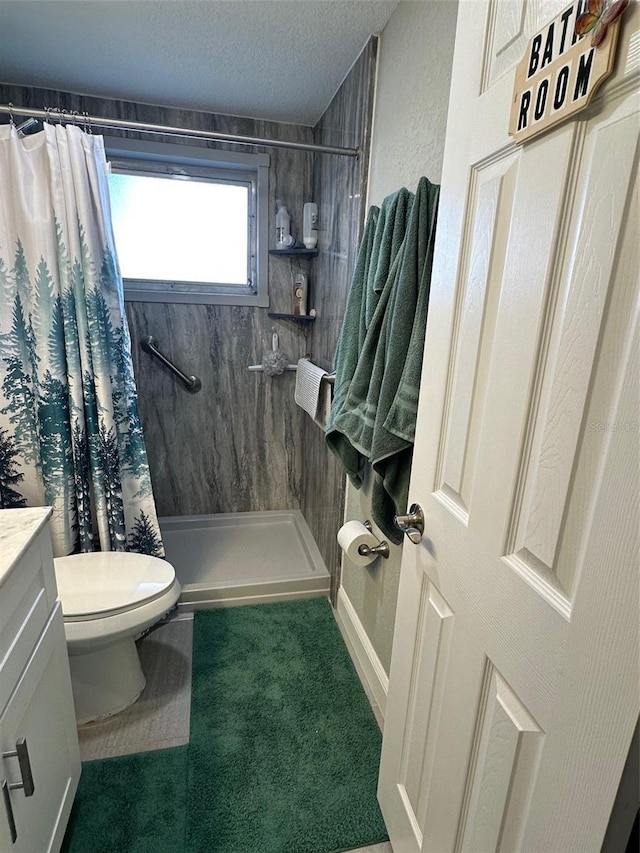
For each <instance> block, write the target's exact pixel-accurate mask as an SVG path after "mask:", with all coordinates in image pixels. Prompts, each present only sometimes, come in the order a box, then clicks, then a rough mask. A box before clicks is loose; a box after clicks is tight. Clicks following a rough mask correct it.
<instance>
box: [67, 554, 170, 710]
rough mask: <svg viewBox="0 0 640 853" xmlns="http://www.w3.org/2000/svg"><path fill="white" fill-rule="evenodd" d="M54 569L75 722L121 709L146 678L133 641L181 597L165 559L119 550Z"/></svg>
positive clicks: (87, 556) (69, 561)
mask: <svg viewBox="0 0 640 853" xmlns="http://www.w3.org/2000/svg"><path fill="white" fill-rule="evenodd" d="M53 563H54V567H55V574H56V581H57V584H58V594H59V597H60V601H61V603H62V615H63V617H64V630H65V635H66V638H67V650H68V653H69V665H70V669H71V686H72V688H73V699H74V704H75V709H76V721H77V724H78V725H79V726H81V725H83V724H85V723H88V722H91V721H94V720H100V719H103V718H104V717H110V716H112V715H113V714H117V713H118V712H119V711H123V710H124V709H125V708H127V707H128V706H129V705H131V704H132V703H133V702H135V701H136V699H137V698H138V697H139V696H140V694H141V693H142V691H143V689H144V686H145V677H144V673H143V672H142V667H141V666H140V658H139V656H138V649H137V648H136V644H135V641H136V639H138V638H139V637H140V636H141V635H142V634H143V633H144V632H145V631H146V630H147V629H148V628H150V627H151V626H152V625H154V624H155V623H156V622H158V620H160V619H161V618H162V617H163V616H165V615H166V614H167V613H168V612H169V611H170V610H171V609H172V608H173V607H174V606H175V604H176V602H177V601H178V598H179V596H180V584H179V583H178V580H177V578H176V574H175V571H174V569H173V566H172V565H171V564H170V563H167V562H166V560H161V559H159V558H158V557H150V556H148V555H146V554H135V553H130V552H123V551H97V552H93V553H90V554H74V555H72V556H70V557H57V558H56V559H54V561H53Z"/></svg>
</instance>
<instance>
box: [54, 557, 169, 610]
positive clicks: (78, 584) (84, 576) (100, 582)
mask: <svg viewBox="0 0 640 853" xmlns="http://www.w3.org/2000/svg"><path fill="white" fill-rule="evenodd" d="M54 565H55V572H56V580H57V584H58V593H59V596H60V600H61V602H62V613H63V616H64V620H65V622H79V621H82V622H85V621H88V620H92V619H104V618H106V617H109V616H116V615H118V614H120V613H125V612H127V611H130V610H132V609H135V608H138V607H142V606H144V605H146V604H149V603H150V602H152V601H154V600H156V599H158V598H160V597H162V596H163V595H165V593H166V592H167V591H168V590H169V589H170V588H171V586H172V585H173V583H174V581H175V572H174V570H173V566H172V565H171V564H170V563H167V562H166V560H161V559H159V558H158V557H150V556H149V555H147V554H136V553H131V552H124V551H95V552H91V553H87V554H74V555H72V556H70V557H57V558H56V559H55V560H54Z"/></svg>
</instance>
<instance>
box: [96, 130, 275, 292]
mask: <svg viewBox="0 0 640 853" xmlns="http://www.w3.org/2000/svg"><path fill="white" fill-rule="evenodd" d="M105 147H106V151H107V158H108V160H109V163H110V167H111V174H110V177H109V189H110V196H111V213H112V219H113V229H114V235H115V241H116V249H117V252H118V260H119V263H120V271H121V273H122V277H123V279H124V291H125V298H126V299H129V300H132V301H147V302H203V303H209V304H223V305H224V304H226V305H259V306H267V305H268V304H269V297H268V288H267V234H268V167H269V157H268V155H265V154H246V153H229V152H227V151H214V150H211V149H207V148H195V147H190V146H186V145H173V144H165V143H157V142H149V143H144V142H133V141H130V140H120V139H105Z"/></svg>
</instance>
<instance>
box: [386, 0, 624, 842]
mask: <svg viewBox="0 0 640 853" xmlns="http://www.w3.org/2000/svg"><path fill="white" fill-rule="evenodd" d="M564 5H566V4H565V3H562V2H552V0H550V2H547V3H544V4H541V3H536V2H526V0H524V2H522V3H520V2H516V3H508V2H503V3H500V4H495V3H482V2H475V3H461V5H460V10H459V22H458V33H457V38H456V52H455V57H454V66H453V76H452V96H451V103H450V109H449V125H448V130H447V141H446V148H445V165H444V170H443V181H442V191H441V202H440V213H439V224H438V234H437V239H436V251H435V259H434V270H433V276H432V291H431V299H430V306H429V321H428V326H427V336H426V345H425V360H424V368H423V377H422V388H421V396H420V407H419V412H418V426H417V433H416V445H415V451H414V462H413V470H412V481H411V488H410V503H414V502H415V503H419V504H420V505H421V506H422V507H423V510H424V514H425V536H424V538H423V540H422V542H421V543H420V544H419V545H418V546H413V545H411V544H409V543H407V544H406V545H405V548H404V554H403V562H402V570H401V578H400V588H399V595H398V608H397V616H396V629H395V634H394V646H393V657H392V663H391V675H390V686H389V697H388V703H387V716H386V721H385V732H384V740H383V752H382V763H381V773H380V783H379V798H380V802H381V806H382V809H383V813H384V816H385V820H386V821H387V825H388V828H389V832H390V837H391V841H392V843H393V847H394V851H395V853H410V852H411V853H417V851H422V853H426V851H432V853H448V851H456V853H457V851H469V853H485V851H498V850H500V851H504V853H514V851H530V853H534V851H535V853H540V851H545V853H556V851H557V853H567V851H580V853H589V851H594V853H596V851H598V850H599V848H600V844H601V842H602V837H603V835H604V831H605V829H606V825H607V819H608V815H609V813H610V810H611V806H612V803H613V798H614V796H615V792H616V788H617V782H618V779H619V776H620V773H621V771H622V767H623V764H624V760H625V758H626V754H627V750H628V746H629V741H630V738H631V735H632V733H633V729H634V726H635V722H636V720H637V717H638V678H637V644H638V604H637V602H638V572H637V565H638V543H637V539H638V527H639V520H640V509H639V507H638V493H639V492H640V483H639V482H638V472H639V470H640V465H639V459H638V410H637V408H636V409H634V404H635V405H637V401H636V398H637V385H638V383H637V372H638V361H637V359H638V355H637V353H636V351H635V350H634V343H633V342H634V340H635V338H634V335H635V334H637V322H638V317H637V315H638V310H639V309H638V305H639V304H640V295H639V294H640V283H639V281H638V267H639V264H638V257H637V251H638V249H637V244H638V241H637V234H638V227H639V225H640V223H638V221H637V217H638V196H637V192H638V191H637V167H638V128H639V126H640V122H639V120H638V118H639V116H638V111H639V107H638V93H637V89H638V85H637V84H638V68H637V63H636V64H635V65H634V61H633V56H634V55H635V54H634V52H633V49H631V48H630V45H633V43H634V41H633V40H634V38H635V39H636V40H637V39H638V38H640V36H638V35H635V36H634V33H637V32H638V30H640V9H639V8H638V7H635V8H633V10H629V14H628V16H627V20H625V21H623V27H622V33H621V34H622V38H621V42H622V43H621V45H620V48H619V51H620V55H619V61H618V71H617V74H616V77H614V78H613V80H612V81H610V83H608V84H605V86H604V87H603V89H602V94H600V95H599V96H598V98H597V99H596V102H595V104H594V105H593V106H592V107H590V108H589V111H588V112H585V113H584V114H583V116H581V119H580V120H574V121H571V122H568V123H566V124H565V125H561V126H559V127H558V128H556V129H553V130H552V131H549V132H548V133H546V134H545V135H543V136H541V137H540V138H539V139H537V140H535V141H533V142H530V143H528V144H526V145H525V146H521V147H519V148H516V146H515V145H514V144H513V143H512V142H511V140H510V139H509V137H508V136H507V127H508V115H509V110H510V105H511V92H512V83H513V67H514V65H515V64H516V63H517V62H518V61H519V59H520V57H521V55H522V52H523V50H524V47H525V44H526V39H527V38H528V36H529V35H531V34H533V33H534V32H536V31H537V30H538V29H539V28H540V26H541V25H542V24H544V23H545V22H546V21H547V20H550V19H551V18H552V17H553V16H554V15H555V14H557V13H558V12H560V11H561V10H562V9H563V7H564ZM634 235H635V236H634ZM634 381H635V386H634V385H633V383H634ZM632 386H633V387H632ZM634 401H636V402H635V403H634ZM634 644H635V645H634ZM634 673H636V675H635V677H634V675H633V674H634Z"/></svg>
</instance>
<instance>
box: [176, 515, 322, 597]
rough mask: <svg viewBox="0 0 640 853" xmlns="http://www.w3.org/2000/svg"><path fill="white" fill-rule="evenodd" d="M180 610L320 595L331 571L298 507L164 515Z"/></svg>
mask: <svg viewBox="0 0 640 853" xmlns="http://www.w3.org/2000/svg"><path fill="white" fill-rule="evenodd" d="M160 529H161V531H162V538H163V540H164V547H165V552H166V555H167V560H169V562H170V563H171V564H172V566H173V567H174V569H175V571H176V575H177V577H178V580H179V581H180V583H181V585H182V594H181V596H180V600H179V602H178V606H179V607H180V609H182V610H197V609H204V608H212V607H232V606H234V605H239V604H259V603H267V602H270V601H287V600H290V599H295V598H316V597H323V596H327V595H328V594H329V572H328V571H327V568H326V566H325V564H324V561H323V559H322V556H321V554H320V551H319V550H318V546H317V545H316V543H315V541H314V539H313V536H312V535H311V531H310V530H309V527H308V525H307V523H306V521H305V520H304V517H303V515H302V513H301V512H299V511H298V510H274V511H270V512H237V513H220V514H217V515H192V516H173V517H167V518H161V519H160Z"/></svg>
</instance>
